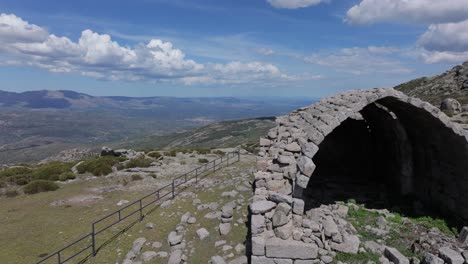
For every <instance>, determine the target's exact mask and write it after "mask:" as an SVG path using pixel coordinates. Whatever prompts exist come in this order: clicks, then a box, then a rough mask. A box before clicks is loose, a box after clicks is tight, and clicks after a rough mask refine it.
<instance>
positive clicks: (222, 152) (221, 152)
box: [213, 149, 226, 157]
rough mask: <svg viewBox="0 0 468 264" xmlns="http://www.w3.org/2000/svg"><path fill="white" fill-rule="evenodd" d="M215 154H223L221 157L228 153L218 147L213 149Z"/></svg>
mask: <svg viewBox="0 0 468 264" xmlns="http://www.w3.org/2000/svg"><path fill="white" fill-rule="evenodd" d="M213 154H216V155H219V156H221V157H224V155H226V152H224V151H222V150H219V149H217V150H215V151H213Z"/></svg>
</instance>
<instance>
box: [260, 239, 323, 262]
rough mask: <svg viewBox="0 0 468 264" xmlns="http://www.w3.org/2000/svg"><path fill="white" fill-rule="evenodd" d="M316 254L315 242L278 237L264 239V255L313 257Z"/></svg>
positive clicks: (298, 257) (315, 256)
mask: <svg viewBox="0 0 468 264" xmlns="http://www.w3.org/2000/svg"><path fill="white" fill-rule="evenodd" d="M317 255H318V247H317V245H315V244H307V243H304V242H302V241H295V240H287V241H285V240H282V239H280V238H272V239H268V240H267V241H266V256H267V257H270V258H288V259H314V258H317Z"/></svg>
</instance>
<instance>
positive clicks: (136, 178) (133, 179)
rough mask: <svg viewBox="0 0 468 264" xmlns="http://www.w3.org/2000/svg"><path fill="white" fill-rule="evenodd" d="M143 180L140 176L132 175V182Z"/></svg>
mask: <svg viewBox="0 0 468 264" xmlns="http://www.w3.org/2000/svg"><path fill="white" fill-rule="evenodd" d="M141 180H143V177H141V175H140V174H133V175H132V181H141Z"/></svg>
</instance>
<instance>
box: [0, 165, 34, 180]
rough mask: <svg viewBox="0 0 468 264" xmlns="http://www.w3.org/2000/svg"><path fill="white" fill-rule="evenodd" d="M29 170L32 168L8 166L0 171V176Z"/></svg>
mask: <svg viewBox="0 0 468 264" xmlns="http://www.w3.org/2000/svg"><path fill="white" fill-rule="evenodd" d="M31 172H32V169H31V168H28V167H12V168H8V169H5V170H2V171H0V178H4V177H5V178H6V177H12V176H17V175H24V174H28V173H31Z"/></svg>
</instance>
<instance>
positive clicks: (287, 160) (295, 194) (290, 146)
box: [250, 88, 468, 264]
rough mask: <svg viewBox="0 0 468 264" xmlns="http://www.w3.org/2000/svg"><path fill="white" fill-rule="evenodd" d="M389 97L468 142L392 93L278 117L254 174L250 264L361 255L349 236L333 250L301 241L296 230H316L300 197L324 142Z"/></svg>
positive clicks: (351, 96) (436, 113)
mask: <svg viewBox="0 0 468 264" xmlns="http://www.w3.org/2000/svg"><path fill="white" fill-rule="evenodd" d="M387 97H391V98H394V99H396V100H398V101H401V102H404V103H408V104H410V105H412V106H414V107H417V108H420V109H424V110H425V111H426V112H428V113H430V114H431V115H432V116H433V117H434V118H436V119H437V120H439V121H440V122H441V123H442V124H444V126H445V127H447V128H449V129H451V131H453V133H454V134H456V135H458V136H461V137H464V138H465V139H466V140H467V141H468V135H467V133H466V132H465V130H464V129H463V128H462V127H461V126H460V125H458V124H456V123H453V122H451V121H450V119H449V117H447V116H446V115H445V113H443V112H442V111H440V110H439V109H438V108H436V107H434V106H432V105H431V104H429V103H427V102H424V101H422V100H420V99H417V98H412V97H408V96H406V95H405V94H403V93H401V92H399V91H396V90H394V89H391V88H377V89H371V90H352V91H347V92H344V93H341V94H336V95H333V96H330V97H327V98H323V99H321V100H320V101H318V102H316V103H314V104H312V105H310V106H308V107H303V108H300V109H298V110H296V111H294V112H292V113H290V114H289V115H286V116H281V117H278V118H277V120H276V122H277V123H278V126H277V127H275V128H273V129H271V130H270V131H269V132H268V136H267V137H265V138H261V139H260V146H261V151H260V153H259V157H258V162H257V166H258V170H259V171H258V172H257V173H255V195H254V197H253V202H252V204H251V205H250V210H251V214H252V216H251V231H252V233H251V235H252V263H277V262H275V261H285V262H284V263H296V264H302V263H312V262H310V261H311V260H313V259H316V258H317V257H318V255H317V252H318V251H319V250H320V249H321V247H320V245H322V246H323V247H324V249H327V250H333V249H337V250H338V251H341V250H344V252H347V251H349V252H354V251H356V252H357V248H356V246H355V244H356V240H357V245H359V239H358V238H357V236H353V235H349V236H347V235H345V236H344V237H343V239H342V243H335V242H330V243H329V244H326V243H327V242H328V241H308V240H310V239H312V240H314V239H315V237H314V236H311V237H310V238H308V239H306V240H304V239H302V240H301V239H297V237H299V235H298V234H296V233H295V232H296V230H299V231H297V232H303V230H307V232H310V231H309V230H314V229H317V227H316V226H311V225H314V224H312V223H311V222H308V221H307V219H306V218H305V217H303V215H304V201H303V200H302V192H303V190H304V189H305V188H306V187H307V184H308V182H309V177H310V176H311V175H312V174H313V172H314V170H315V164H314V162H313V161H312V158H313V157H314V155H315V154H316V153H317V152H318V150H319V145H320V143H321V142H322V141H323V140H324V139H325V137H327V136H328V135H329V134H330V133H331V132H332V131H333V130H334V129H335V128H337V127H338V126H339V125H340V124H341V123H342V122H343V121H345V120H346V119H348V118H352V117H354V116H355V115H356V114H358V112H359V111H361V110H363V109H364V107H366V106H367V105H369V104H372V103H374V102H376V101H377V100H380V99H383V98H387ZM278 164H281V166H280V165H278ZM324 221H325V222H323V223H320V225H326V224H327V223H329V224H330V225H331V226H333V224H332V223H331V222H333V219H332V220H330V219H325V220H324ZM322 230H323V229H322ZM323 240H325V239H323ZM317 245H319V246H317ZM326 247H328V248H326ZM305 252H307V253H305ZM356 252H354V253H356ZM281 263H283V262H281Z"/></svg>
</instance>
